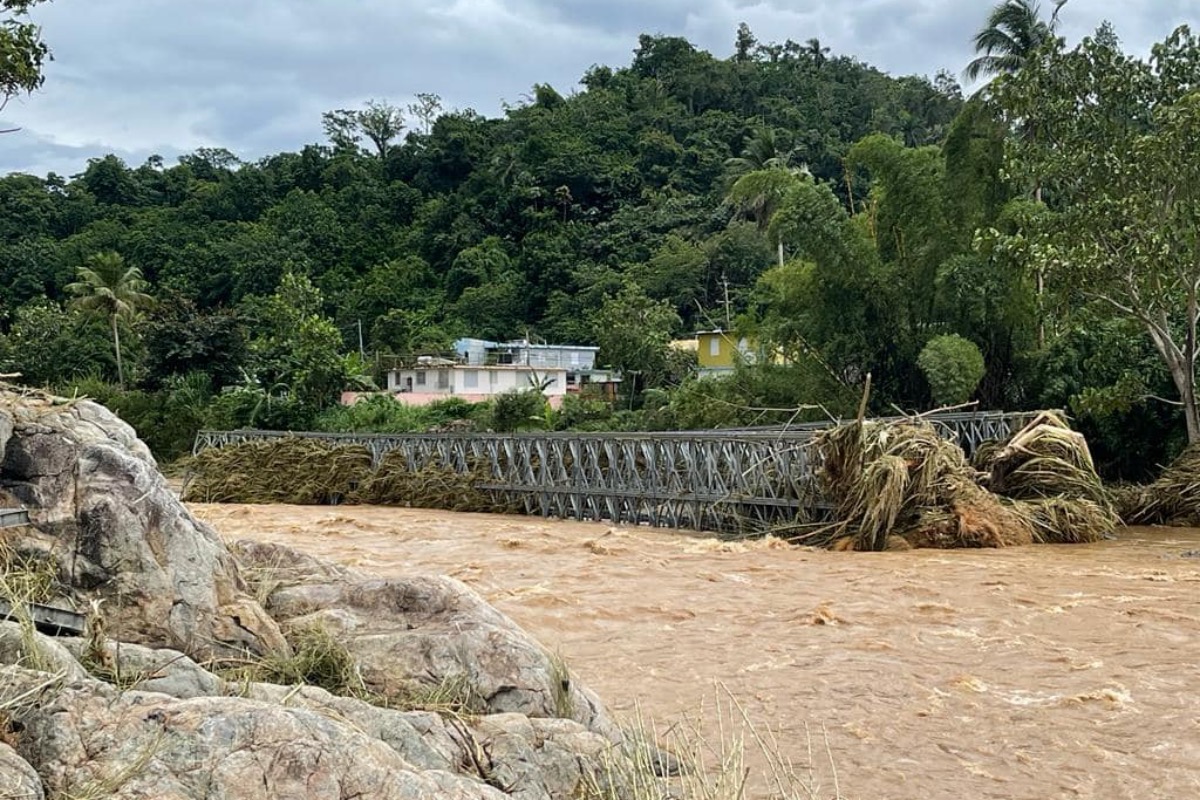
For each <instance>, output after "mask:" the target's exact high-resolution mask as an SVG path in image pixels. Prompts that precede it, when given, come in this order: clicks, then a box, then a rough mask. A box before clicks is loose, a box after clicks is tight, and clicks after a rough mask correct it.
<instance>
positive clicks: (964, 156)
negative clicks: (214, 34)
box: [0, 26, 1175, 453]
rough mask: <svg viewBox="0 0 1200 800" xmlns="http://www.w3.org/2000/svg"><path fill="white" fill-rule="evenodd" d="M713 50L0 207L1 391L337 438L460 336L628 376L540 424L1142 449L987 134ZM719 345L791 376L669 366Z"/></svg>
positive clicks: (0, 193) (11, 182)
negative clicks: (679, 343) (797, 422)
mask: <svg viewBox="0 0 1200 800" xmlns="http://www.w3.org/2000/svg"><path fill="white" fill-rule="evenodd" d="M732 51H733V54H732V55H731V56H729V57H727V58H722V57H718V56H714V55H712V54H710V53H707V52H704V51H701V50H698V49H697V48H695V47H694V46H693V45H691V44H689V43H688V42H687V41H686V40H684V39H680V38H675V37H668V36H648V35H646V36H642V37H641V38H640V40H639V41H638V42H637V43H636V49H635V50H634V54H633V59H632V61H631V62H630V63H629V64H628V65H626V66H622V67H619V68H611V67H607V66H596V67H593V68H592V69H590V70H589V71H588V72H587V74H585V75H584V76H582V78H581V82H580V86H579V87H578V89H577V90H573V91H564V90H563V89H562V88H561V87H560V88H555V87H551V86H549V85H537V86H534V87H532V89H531V90H530V93H529V95H528V96H527V97H526V98H525V99H524V100H523V102H522V103H520V104H519V105H517V106H514V107H511V108H508V109H506V112H505V114H504V115H503V116H502V117H501V118H495V119H492V118H486V117H484V116H481V115H479V114H477V113H474V112H472V111H470V110H445V109H442V108H441V104H440V101H439V100H438V98H437V97H436V95H432V94H429V95H422V96H421V99H420V101H419V102H417V103H415V104H413V105H412V106H409V107H406V108H403V109H401V108H396V107H393V106H391V105H389V104H387V103H386V102H383V101H380V102H374V101H372V102H370V103H367V104H365V105H364V106H363V107H362V108H360V109H348V110H331V111H330V112H329V113H327V114H326V115H325V117H324V123H325V130H326V134H327V140H326V141H323V142H320V143H314V144H310V145H308V146H305V147H303V148H302V149H300V150H299V152H288V153H280V154H277V155H271V156H268V157H266V158H262V159H261V160H259V161H256V162H252V163H246V162H243V161H240V160H239V159H238V158H237V157H236V156H235V155H234V154H232V153H229V152H227V151H224V150H220V149H204V150H199V151H197V152H195V153H192V154H190V155H187V156H184V157H183V158H181V159H179V163H177V164H166V163H163V161H162V159H159V158H151V159H150V160H149V161H148V162H147V163H145V164H142V165H127V164H124V163H122V162H121V160H119V159H118V158H116V157H115V156H112V155H108V156H103V155H101V154H98V155H97V157H96V158H95V159H93V160H92V161H90V162H89V164H88V166H87V169H86V170H85V171H84V172H83V173H82V174H80V175H77V176H73V177H70V178H64V177H61V176H57V175H49V176H44V177H43V176H32V175H21V174H14V175H9V176H7V177H5V178H3V179H0V286H2V287H3V293H2V294H0V324H2V326H3V334H4V335H3V337H0V362H2V363H0V370H2V371H4V372H9V373H13V372H19V373H20V374H21V380H23V381H26V382H28V383H30V384H35V385H44V384H48V385H53V386H55V387H57V388H59V389H60V390H61V389H64V388H69V387H71V386H75V387H76V388H77V389H79V390H82V391H87V392H89V393H92V394H100V395H103V396H104V397H105V399H108V400H109V401H110V402H111V403H113V404H114V405H115V406H117V407H118V408H121V407H123V410H124V411H125V413H126V414H127V415H129V416H132V417H135V418H137V417H138V416H139V415H144V417H145V421H144V422H143V425H144V426H146V427H148V428H154V431H153V432H149V433H148V434H147V435H149V436H150V438H151V440H152V441H155V440H156V439H157V441H158V444H159V447H160V449H161V450H162V451H164V452H167V453H172V452H175V451H177V450H178V449H180V447H181V446H182V444H183V443H186V441H187V438H188V436H190V432H191V431H192V430H194V429H195V427H197V426H199V425H203V424H209V425H245V424H256V425H260V426H280V427H283V426H286V427H306V426H311V425H317V424H326V425H330V424H342V425H355V424H359V423H355V422H353V421H350V422H347V421H346V420H345V419H344V417H345V416H346V415H345V412H341V411H337V410H334V411H329V410H328V408H327V407H328V406H330V405H331V404H333V403H334V402H335V401H336V398H337V396H338V393H339V392H340V391H341V390H342V389H346V388H355V387H363V386H369V382H370V380H371V379H372V378H377V377H378V376H377V375H373V374H372V373H373V371H374V366H375V364H376V361H375V357H376V354H377V353H384V354H396V353H409V352H413V351H415V350H424V349H438V348H445V347H447V346H448V345H449V344H450V342H451V341H452V340H453V339H455V338H456V337H458V336H464V335H469V336H477V337H483V338H494V339H507V338H514V337H526V336H528V337H539V338H542V339H545V340H548V341H554V342H571V343H577V344H598V345H600V347H601V355H600V360H601V361H602V362H604V363H608V364H611V365H613V366H616V367H619V368H621V369H623V370H625V372H626V375H627V380H626V383H625V388H626V390H627V391H626V395H625V396H624V397H622V398H621V401H620V407H621V408H623V409H625V411H624V412H623V413H622V414H619V415H618V416H616V417H613V416H612V415H611V412H610V411H609V410H607V409H602V408H598V407H596V406H595V405H594V404H592V405H589V404H587V403H584V402H582V401H581V402H578V403H574V404H573V405H572V407H571V408H569V409H568V410H567V411H566V412H564V413H563V414H561V415H560V416H559V418H558V419H557V420H552V419H550V418H549V417H547V418H546V424H557V425H570V424H587V425H591V426H593V427H602V426H606V425H622V426H633V427H639V426H649V427H665V426H693V425H717V424H735V423H741V424H745V423H748V422H756V421H767V420H785V419H788V418H791V417H792V416H793V413H792V412H791V411H788V410H787V409H795V408H797V407H805V408H810V409H811V410H810V411H809V412H807V413H808V415H809V416H814V415H815V416H820V415H822V414H824V413H827V412H828V413H837V412H842V411H845V410H846V409H847V408H852V407H853V406H854V405H855V404H856V403H857V399H858V398H859V396H860V395H861V393H862V387H863V384H864V381H865V379H866V376H867V374H868V373H870V374H871V375H872V382H873V387H874V388H873V392H872V395H871V398H872V406H873V408H874V410H876V411H879V412H888V411H890V410H892V409H893V408H903V409H921V408H928V407H930V406H931V405H933V404H935V403H952V402H960V401H964V400H967V399H975V400H977V401H979V402H980V403H981V404H982V405H983V406H985V407H1011V408H1018V407H1028V406H1036V405H1060V406H1062V405H1067V404H1069V403H1071V402H1072V401H1073V400H1074V401H1075V402H1076V405H1077V407H1080V408H1082V407H1083V406H1080V405H1079V403H1080V398H1085V399H1086V398H1091V400H1090V405H1087V404H1086V403H1085V404H1084V405H1086V406H1087V408H1086V410H1090V411H1093V412H1095V416H1094V419H1095V420H1098V421H1100V422H1097V423H1096V424H1101V423H1102V424H1105V425H1109V426H1110V427H1111V428H1112V429H1113V430H1122V431H1124V432H1126V433H1128V432H1129V430H1130V420H1134V419H1136V420H1139V421H1140V423H1139V424H1143V425H1146V426H1148V427H1147V430H1149V431H1151V432H1152V435H1155V436H1159V438H1160V439H1161V438H1162V437H1161V432H1162V431H1163V430H1164V426H1166V425H1173V424H1174V420H1175V417H1174V416H1173V414H1174V413H1175V412H1173V411H1171V410H1170V409H1168V408H1166V407H1164V406H1159V405H1154V404H1147V403H1146V401H1145V399H1144V396H1145V395H1151V394H1163V393H1165V394H1170V393H1171V389H1170V380H1169V378H1168V377H1167V374H1166V372H1165V370H1164V369H1163V367H1162V365H1161V361H1160V359H1159V358H1158V357H1157V354H1156V353H1155V352H1154V349H1153V347H1152V345H1151V344H1150V342H1149V341H1147V340H1145V339H1144V337H1143V336H1142V335H1141V333H1140V332H1139V330H1138V328H1137V327H1136V325H1135V324H1133V323H1129V322H1126V321H1123V320H1122V319H1121V318H1119V317H1116V316H1114V315H1112V314H1111V313H1106V312H1101V311H1090V310H1089V306H1088V304H1087V302H1084V301H1081V300H1080V298H1079V297H1077V296H1072V295H1071V293H1070V291H1063V289H1064V288H1068V289H1069V288H1070V287H1063V286H1049V287H1047V288H1046V289H1045V290H1044V291H1042V292H1040V293H1039V289H1038V286H1039V281H1044V279H1045V276H1044V275H1043V274H1042V273H1041V272H1039V271H1038V270H1037V268H1036V267H1035V266H1034V265H1033V261H1032V260H1031V259H1030V258H1029V248H1030V247H1033V245H1032V244H1031V243H1030V242H1031V238H1030V237H1028V236H1026V235H1025V234H1026V227H1027V221H1028V219H1029V214H1030V213H1032V212H1031V211H1030V206H1032V205H1034V202H1035V201H1034V199H1033V197H1034V193H1033V189H1034V188H1035V184H1036V180H1035V179H1032V178H1029V177H1022V176H1021V175H1020V174H1018V173H1015V172H1013V171H1011V170H1006V169H1005V164H1004V158H1005V149H1006V147H1007V146H1009V145H1010V144H1011V140H1012V138H1013V136H1014V128H1013V123H1012V121H1011V119H1010V118H1008V117H1006V116H1005V113H1004V111H1003V109H1002V108H1000V107H999V106H998V105H997V104H996V103H995V102H992V101H991V100H987V99H978V98H977V99H975V100H972V101H970V102H966V101H964V99H963V97H962V93H961V91H960V89H959V87H958V85H957V83H956V82H955V80H954V79H953V78H952V77H950V75H949V74H948V73H943V74H940V75H939V76H938V77H937V78H936V79H935V80H933V81H930V80H928V79H926V78H922V77H903V78H896V77H891V76H888V75H885V74H883V73H881V72H879V71H878V70H876V69H873V68H872V67H870V66H869V65H866V64H863V63H861V62H859V61H857V60H856V59H854V58H853V57H851V56H844V55H838V54H833V53H830V52H829V51H828V49H827V48H824V47H822V46H821V44H820V43H819V42H817V41H815V40H812V41H809V42H808V43H807V44H797V43H795V42H792V41H787V42H785V43H783V44H764V43H759V42H757V41H756V40H755V37H754V35H753V33H752V32H751V31H750V30H749V29H748V28H746V27H745V26H742V28H741V29H739V31H737V33H736V39H735V42H734V43H733V48H732ZM1037 188H1038V189H1039V195H1038V196H1039V197H1040V185H1038V186H1037ZM1043 285H1044V284H1043ZM731 325H732V326H734V327H737V328H738V329H739V331H740V332H745V333H749V334H752V335H754V336H756V337H757V339H758V340H759V341H760V342H762V343H764V344H765V345H766V346H768V347H769V348H770V349H771V350H773V351H775V350H777V351H778V352H780V353H782V354H784V355H785V356H786V357H787V361H788V362H789V363H788V364H787V365H784V366H779V365H776V366H766V367H759V368H755V369H741V370H739V371H738V374H737V375H736V376H734V377H733V378H730V379H728V380H726V381H724V382H723V383H720V384H718V383H715V382H713V381H699V382H697V381H694V380H691V379H689V378H688V377H687V375H688V365H687V364H686V363H684V359H681V358H680V357H678V356H677V355H673V354H672V353H671V352H670V351H669V350H668V349H667V348H666V347H665V343H666V341H667V340H668V339H670V338H671V337H675V336H679V335H687V334H690V333H691V332H693V331H695V330H697V329H700V328H710V327H729V326H731ZM114 345H116V346H114ZM118 354H119V355H120V360H121V363H120V364H118ZM980 357H982V365H981V366H980V367H978V369H980V370H983V375H982V379H980V375H979V374H974V373H975V371H976V369H977V368H976V367H975V366H974V365H975V364H976V362H978V361H979V359H980ZM1122 382H1123V383H1122ZM117 384H123V385H122V386H117ZM1117 384H1120V385H1121V386H1123V387H1124V393H1123V394H1121V393H1120V392H1118V393H1116V394H1114V392H1113V391H1112V387H1113V386H1114V385H1117ZM1089 392H1090V394H1089ZM1118 395H1119V396H1118ZM1114 398H1115V399H1114ZM1135 412H1136V413H1135ZM379 413H380V414H382V416H383V417H387V416H388V414H389V413H390V412H386V413H385V412H379ZM322 414H323V415H324V416H323V417H322V416H320V415H322ZM339 414H340V415H341V416H342V418H343V419H342V421H341V422H340V423H337V422H336V419H335V418H337V417H338V415H339ZM330 420H335V421H334V422H330ZM381 424H395V421H394V420H392V421H391V422H388V421H387V420H382V421H381Z"/></svg>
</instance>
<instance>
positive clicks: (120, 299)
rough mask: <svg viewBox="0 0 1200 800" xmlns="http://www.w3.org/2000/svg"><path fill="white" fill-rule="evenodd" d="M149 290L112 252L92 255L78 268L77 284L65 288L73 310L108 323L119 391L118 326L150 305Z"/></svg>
mask: <svg viewBox="0 0 1200 800" xmlns="http://www.w3.org/2000/svg"><path fill="white" fill-rule="evenodd" d="M149 288H150V285H149V284H148V283H146V281H145V280H144V279H143V278H142V271H141V270H140V269H138V268H137V267H131V266H129V265H127V264H126V263H125V259H123V258H122V257H121V255H120V254H119V253H112V252H108V253H96V254H95V255H93V256H91V257H90V258H89V259H88V260H87V262H86V263H85V264H84V265H83V266H81V267H80V268H79V272H78V276H77V280H76V282H75V283H72V284H70V285H68V286H67V292H68V293H69V294H71V295H73V296H74V298H75V299H74V300H73V301H72V306H73V307H74V308H76V309H78V310H80V311H83V312H85V313H89V314H95V315H97V316H99V317H101V318H103V319H104V320H105V321H106V322H108V325H109V330H110V331H111V332H112V341H113V353H114V354H115V355H116V362H117V385H118V386H120V387H121V388H124V387H125V368H124V365H123V364H122V361H121V323H123V322H128V321H129V320H130V319H132V318H133V316H134V315H135V314H137V313H138V312H139V311H141V310H142V309H144V308H147V307H149V306H150V305H152V304H153V298H151V297H150V295H148V294H146V291H145V290H146V289H149Z"/></svg>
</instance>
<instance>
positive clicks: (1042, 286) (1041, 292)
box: [1033, 181, 1046, 350]
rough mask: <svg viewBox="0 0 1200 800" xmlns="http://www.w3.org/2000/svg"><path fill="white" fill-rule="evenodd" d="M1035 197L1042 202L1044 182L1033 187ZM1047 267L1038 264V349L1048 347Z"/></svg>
mask: <svg viewBox="0 0 1200 800" xmlns="http://www.w3.org/2000/svg"><path fill="white" fill-rule="evenodd" d="M1033 198H1034V200H1036V201H1037V202H1038V203H1039V204H1040V203H1041V202H1042V184H1041V182H1040V181H1039V182H1038V184H1037V185H1036V186H1035V187H1034V189H1033ZM1045 295H1046V268H1045V266H1044V265H1042V264H1040V263H1039V264H1038V268H1037V346H1038V350H1045V349H1046V297H1045Z"/></svg>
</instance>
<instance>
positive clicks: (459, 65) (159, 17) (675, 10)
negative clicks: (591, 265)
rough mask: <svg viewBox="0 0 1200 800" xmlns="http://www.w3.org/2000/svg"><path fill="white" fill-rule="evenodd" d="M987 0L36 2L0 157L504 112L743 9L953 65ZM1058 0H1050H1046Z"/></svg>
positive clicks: (770, 32) (1153, 23) (849, 42)
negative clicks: (411, 109)
mask: <svg viewBox="0 0 1200 800" xmlns="http://www.w3.org/2000/svg"><path fill="white" fill-rule="evenodd" d="M994 2H995V0H203V2H196V0H52V2H50V3H49V4H47V5H43V6H40V7H38V8H37V9H35V12H34V19H35V20H36V21H37V22H38V23H39V24H41V25H42V27H43V34H44V37H45V39H46V41H47V42H48V43H49V44H50V46H51V47H52V49H53V50H54V54H55V61H54V63H53V64H51V65H50V67H49V68H48V69H47V71H46V85H45V88H44V89H43V90H42V91H40V92H38V93H37V94H35V95H33V96H32V97H30V98H24V99H21V100H19V101H14V102H12V103H11V104H10V105H9V106H8V108H7V109H6V110H5V111H4V113H3V115H2V116H0V123H3V127H12V126H21V130H20V131H19V132H17V133H12V134H8V135H5V136H3V137H0V172H5V173H6V172H11V171H22V172H33V173H36V174H44V173H46V172H48V171H55V172H58V173H60V174H65V175H71V174H74V173H76V172H79V171H80V170H81V169H82V167H83V166H84V165H85V164H86V161H87V159H88V158H90V157H94V156H100V155H104V154H106V153H110V152H112V153H117V154H118V155H120V156H121V157H122V158H124V159H125V160H126V161H127V162H129V163H130V164H131V165H138V164H140V163H142V162H143V161H144V160H145V159H146V157H147V156H149V155H151V154H155V153H157V154H161V155H162V156H164V157H165V158H167V159H168V161H169V162H173V161H174V158H175V157H176V156H177V155H179V154H180V153H186V152H189V151H191V150H194V149H195V148H197V147H225V148H228V149H229V150H232V151H233V152H234V153H236V154H237V155H239V156H241V157H242V158H245V159H247V160H252V159H256V158H258V157H260V156H263V155H266V154H269V153H274V152H279V151H281V150H295V149H298V148H299V147H301V146H303V145H304V144H306V143H309V142H316V141H319V140H320V139H321V138H322V137H321V127H320V118H321V113H322V112H323V111H327V110H330V109H334V108H354V107H358V106H359V105H361V104H362V103H363V102H364V101H366V100H367V99H370V98H376V99H381V100H388V101H390V102H392V103H394V104H397V105H405V104H407V103H408V102H410V101H411V99H412V96H413V95H414V94H416V93H417V92H434V93H437V94H439V95H441V97H442V98H443V101H444V104H445V106H446V107H447V108H474V109H476V110H477V111H479V112H481V113H484V114H489V115H495V114H499V113H500V112H501V107H502V103H503V102H504V101H507V102H510V103H517V102H520V101H521V99H522V96H523V95H524V94H526V93H527V92H528V91H529V89H530V87H531V86H532V85H533V84H534V83H537V82H548V83H551V84H552V85H554V86H555V87H556V88H558V89H559V90H560V91H562V92H564V93H565V92H569V91H571V90H572V89H574V88H575V86H576V83H577V81H578V79H579V77H580V76H581V75H583V73H584V72H585V71H586V70H587V68H588V67H589V66H591V65H592V64H609V65H614V66H621V65H626V64H628V63H629V60H630V57H631V53H632V50H633V48H634V47H635V46H636V43H637V36H638V34H639V33H643V32H649V33H665V34H670V35H682V36H686V37H687V38H689V39H690V40H691V41H693V42H695V43H696V44H698V45H699V46H701V47H703V48H705V49H708V50H710V51H712V52H713V53H715V54H717V55H718V56H720V57H725V56H727V55H729V53H730V51H731V50H732V42H733V37H734V31H735V29H736V27H737V24H738V23H739V22H741V21H745V22H747V23H749V24H750V26H751V28H752V29H753V30H754V32H755V34H756V35H757V37H758V38H759V40H760V41H779V42H782V41H784V40H786V39H789V38H791V39H795V40H796V41H800V42H803V41H806V40H807V39H810V38H813V37H816V38H819V39H820V40H821V41H822V43H824V44H826V45H827V46H830V47H832V48H833V51H834V52H835V53H838V54H850V55H854V56H857V57H859V58H861V59H862V60H864V61H867V62H868V63H871V64H874V65H876V66H878V67H880V68H882V69H884V70H887V71H889V72H892V73H895V74H909V73H918V74H930V75H931V74H933V73H935V72H936V71H937V70H939V69H942V68H948V69H950V70H952V71H954V72H955V73H958V72H960V71H961V69H962V67H963V65H964V64H965V63H966V62H967V60H969V58H970V49H969V41H970V38H971V35H972V33H973V32H974V31H975V30H976V29H977V28H978V27H979V25H980V23H981V21H982V20H983V18H984V17H985V15H986V13H987V10H988V9H989V8H990V7H991V6H992V5H993V3H994ZM1044 2H1045V3H1047V4H1049V3H1050V0H1044ZM1103 19H1110V20H1111V21H1112V22H1113V23H1114V24H1115V26H1116V29H1117V32H1118V34H1119V35H1120V36H1121V38H1122V39H1123V41H1124V42H1125V44H1126V46H1127V47H1128V48H1129V49H1131V50H1134V51H1138V52H1145V51H1146V50H1147V49H1148V47H1149V45H1150V43H1151V42H1154V41H1157V40H1160V39H1162V38H1164V37H1165V36H1166V34H1167V33H1169V32H1170V31H1171V30H1172V29H1173V28H1174V27H1175V26H1176V25H1177V24H1179V23H1181V22H1191V23H1192V24H1193V25H1197V24H1200V0H1126V2H1114V1H1113V0H1070V3H1069V4H1068V5H1067V7H1066V8H1065V9H1064V12H1063V22H1064V26H1063V32H1064V34H1065V35H1066V36H1067V37H1068V40H1070V41H1072V42H1074V41H1076V40H1077V39H1078V38H1079V37H1080V36H1081V35H1083V34H1084V33H1086V32H1089V31H1090V30H1092V29H1094V28H1095V26H1096V25H1097V24H1099V22H1100V21H1101V20H1103Z"/></svg>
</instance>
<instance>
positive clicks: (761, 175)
mask: <svg viewBox="0 0 1200 800" xmlns="http://www.w3.org/2000/svg"><path fill="white" fill-rule="evenodd" d="M780 144H781V143H780V141H779V137H778V136H777V135H776V133H775V131H774V130H773V129H772V128H766V127H764V128H759V129H758V130H757V131H755V133H754V135H753V136H751V137H750V138H749V139H748V140H746V146H745V148H743V150H742V154H741V156H737V157H734V158H727V159H725V180H726V182H727V184H728V186H729V191H728V193H727V195H726V197H725V201H726V202H727V203H730V204H731V205H733V206H734V207H735V208H737V209H738V211H739V213H740V214H742V215H743V216H749V217H751V218H753V219H754V222H755V224H757V225H758V229H759V230H761V231H765V230H766V229H767V223H768V222H770V219H771V215H772V214H774V213H775V208H776V207H777V206H778V204H779V201H780V200H781V199H782V198H783V195H784V193H785V192H786V191H787V189H788V188H789V187H790V186H791V185H792V184H793V183H794V182H795V181H796V180H797V179H799V178H801V177H803V176H811V175H812V173H811V172H809V170H808V165H807V164H804V163H802V162H799V163H796V162H794V157H795V155H796V152H797V149H792V150H789V151H787V152H784V151H782V150H780ZM778 249H779V263H780V264H782V263H783V242H782V240H781V241H780V242H779V243H778Z"/></svg>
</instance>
